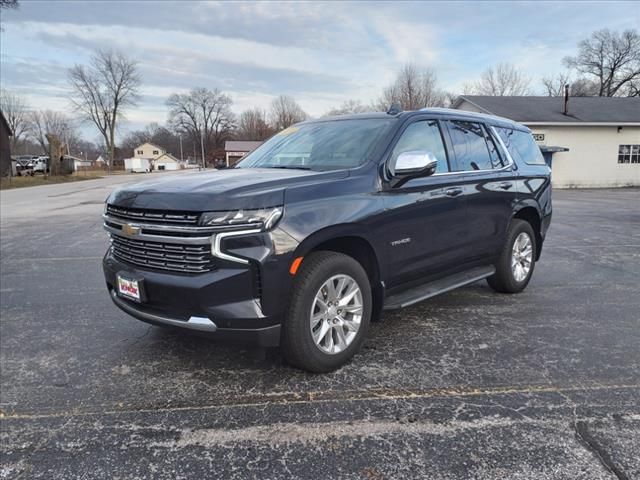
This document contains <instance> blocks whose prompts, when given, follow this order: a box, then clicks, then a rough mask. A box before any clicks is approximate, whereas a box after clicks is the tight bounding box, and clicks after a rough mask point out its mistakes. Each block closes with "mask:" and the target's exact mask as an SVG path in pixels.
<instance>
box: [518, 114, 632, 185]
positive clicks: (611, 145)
mask: <svg viewBox="0 0 640 480" xmlns="http://www.w3.org/2000/svg"><path fill="white" fill-rule="evenodd" d="M529 128H531V130H532V132H533V133H544V135H545V139H544V142H540V144H545V145H548V146H557V147H567V148H568V149H569V151H568V152H559V153H554V154H553V163H552V166H551V180H552V183H553V186H554V187H560V188H571V187H624V186H632V185H633V186H640V164H639V163H618V147H619V146H620V145H629V144H635V145H639V144H640V127H623V128H622V130H621V131H620V132H618V128H617V127H583V126H570V127H556V126H553V127H551V126H546V127H543V126H534V125H531V126H530V127H529Z"/></svg>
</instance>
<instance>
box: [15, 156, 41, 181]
mask: <svg viewBox="0 0 640 480" xmlns="http://www.w3.org/2000/svg"><path fill="white" fill-rule="evenodd" d="M37 158H38V157H37V156H36V155H18V156H17V157H15V161H16V174H17V175H18V176H19V177H26V176H33V168H34V166H35V162H36V160H37Z"/></svg>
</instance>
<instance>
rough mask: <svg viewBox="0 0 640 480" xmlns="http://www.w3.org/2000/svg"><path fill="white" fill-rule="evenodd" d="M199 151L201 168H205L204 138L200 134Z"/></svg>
mask: <svg viewBox="0 0 640 480" xmlns="http://www.w3.org/2000/svg"><path fill="white" fill-rule="evenodd" d="M200 149H201V150H202V168H203V169H204V168H206V164H205V162H204V136H203V135H202V133H200Z"/></svg>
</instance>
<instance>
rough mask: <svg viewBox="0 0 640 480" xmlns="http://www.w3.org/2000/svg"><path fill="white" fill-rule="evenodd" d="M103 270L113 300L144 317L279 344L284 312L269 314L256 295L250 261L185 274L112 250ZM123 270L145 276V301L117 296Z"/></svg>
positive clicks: (153, 321) (216, 334)
mask: <svg viewBox="0 0 640 480" xmlns="http://www.w3.org/2000/svg"><path fill="white" fill-rule="evenodd" d="M103 269H104V275H105V280H106V283H107V288H108V289H109V293H110V296H111V299H112V301H113V302H114V303H115V305H116V306H117V307H118V308H120V309H121V310H123V311H124V312H126V313H128V314H129V315H131V316H133V317H135V318H137V319H139V320H142V321H144V322H147V323H151V324H154V325H166V326H172V327H178V328H184V329H188V330H195V331H199V332H206V333H210V334H212V335H213V336H214V337H216V338H221V339H225V340H238V341H248V342H252V343H257V344H259V345H261V346H265V347H272V346H277V345H278V344H279V341H280V322H281V318H280V315H265V314H264V312H263V309H262V306H261V301H260V299H259V298H258V297H257V296H256V292H255V278H254V274H253V272H252V270H251V268H249V267H247V266H242V265H239V266H237V267H236V266H224V267H223V268H219V269H217V270H214V271H211V272H207V273H203V274H198V275H188V274H186V275H185V274H179V273H169V272H158V271H154V270H146V269H143V268H139V267H134V266H132V265H130V264H127V263H123V262H121V261H120V260H118V259H117V258H115V257H114V256H113V255H112V254H111V252H110V251H108V252H107V254H106V255H105V257H104V260H103ZM119 273H120V274H124V275H127V276H135V277H137V278H140V279H141V282H142V288H143V290H144V293H145V302H144V303H137V302H135V301H132V300H128V299H125V298H122V297H120V296H118V295H117V293H116V285H117V280H116V279H117V275H118V274H119Z"/></svg>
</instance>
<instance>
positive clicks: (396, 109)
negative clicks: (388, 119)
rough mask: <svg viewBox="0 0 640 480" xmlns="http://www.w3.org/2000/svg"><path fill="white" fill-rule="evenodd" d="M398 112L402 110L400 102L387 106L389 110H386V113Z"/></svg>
mask: <svg viewBox="0 0 640 480" xmlns="http://www.w3.org/2000/svg"><path fill="white" fill-rule="evenodd" d="M400 112H402V107H401V106H400V104H399V103H392V104H391V106H390V107H389V110H387V115H397V114H399V113H400Z"/></svg>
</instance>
